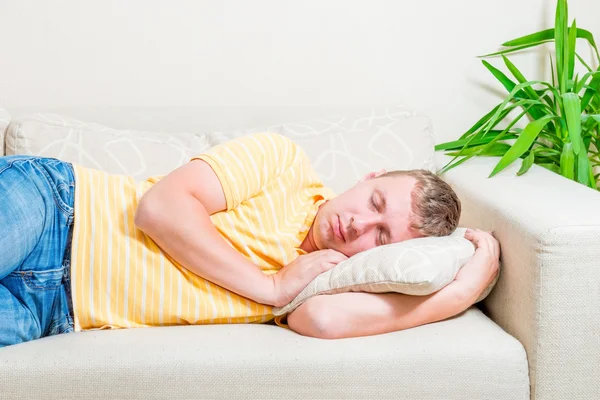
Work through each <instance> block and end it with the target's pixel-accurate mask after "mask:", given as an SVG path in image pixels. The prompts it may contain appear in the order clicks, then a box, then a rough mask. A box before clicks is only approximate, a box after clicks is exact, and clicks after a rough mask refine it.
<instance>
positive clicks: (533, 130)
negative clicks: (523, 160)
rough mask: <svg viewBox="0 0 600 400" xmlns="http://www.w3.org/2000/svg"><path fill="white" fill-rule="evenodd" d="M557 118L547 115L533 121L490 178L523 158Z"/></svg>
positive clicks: (497, 165)
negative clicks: (548, 125) (548, 124)
mask: <svg viewBox="0 0 600 400" xmlns="http://www.w3.org/2000/svg"><path fill="white" fill-rule="evenodd" d="M554 118H556V117H554V116H551V115H547V116H545V117H542V118H540V119H538V120H535V121H531V122H530V123H529V124H527V126H526V127H525V129H523V133H521V135H520V136H519V138H518V139H517V141H516V142H515V144H513V145H512V147H511V148H510V150H509V151H507V152H506V154H505V155H504V156H503V157H502V158H501V159H500V161H499V162H498V164H496V167H495V168H494V170H493V171H492V173H491V174H490V177H492V176H494V175H496V174H497V173H498V172H500V171H502V170H503V169H504V168H506V167H507V166H509V165H510V164H512V163H513V162H514V161H515V160H516V159H517V158H519V157H521V155H522V154H523V153H525V152H526V151H527V150H529V147H530V146H531V145H532V144H533V142H534V141H535V139H536V138H537V136H538V134H539V133H540V131H541V130H542V128H544V126H546V124H547V123H548V122H550V121H551V120H552V119H554Z"/></svg>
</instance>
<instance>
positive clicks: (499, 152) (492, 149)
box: [446, 143, 510, 157]
mask: <svg viewBox="0 0 600 400" xmlns="http://www.w3.org/2000/svg"><path fill="white" fill-rule="evenodd" d="M509 149H510V145H509V144H506V143H492V144H491V145H490V146H487V143H486V144H483V145H479V146H475V147H470V148H468V149H463V150H462V152H458V151H456V152H448V153H446V154H448V155H449V156H456V155H459V153H460V155H464V156H468V155H475V156H480V157H499V156H503V155H504V154H505V153H506V152H507V151H508V150H509Z"/></svg>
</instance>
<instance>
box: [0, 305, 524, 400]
mask: <svg viewBox="0 0 600 400" xmlns="http://www.w3.org/2000/svg"><path fill="white" fill-rule="evenodd" d="M42 377H43V378H42ZM0 387H2V394H3V396H7V397H8V398H13V397H15V398H16V397H19V398H45V399H51V398H56V399H66V398H82V397H85V396H89V395H92V396H93V397H95V398H131V399H133V398H140V399H146V398H211V399H251V398H281V399H325V398H344V399H367V398H372V399H383V398H395V399H413V400H419V399H432V400H433V399H435V400H438V399H442V398H443V399H461V400H462V399H496V400H502V399H511V400H515V399H523V400H525V399H529V379H528V368H527V360H526V356H525V351H524V349H523V347H522V346H521V344H520V343H519V342H518V341H517V340H516V339H514V338H513V337H512V336H510V335H508V334H507V333H506V332H504V331H503V330H502V329H501V328H499V327H498V326H497V325H496V324H494V323H493V322H492V321H491V320H490V319H488V318H487V317H486V316H485V315H484V314H483V313H482V312H481V311H479V310H478V309H477V308H475V307H472V308H471V309H469V310H467V311H466V312H465V313H463V314H461V315H459V316H458V317H455V318H452V319H450V320H447V321H444V322H439V323H435V324H430V325H425V326H421V327H418V328H414V329H409V330H405V331H401V332H394V333H390V334H385V335H378V336H371V337H363V338H354V339H342V340H321V339H314V338H308V337H303V336H300V335H298V334H296V333H294V332H292V331H290V330H286V329H283V328H279V327H276V326H272V325H214V326H177V327H165V328H146V329H130V330H116V331H86V332H79V333H70V334H65V335H59V336H52V337H47V338H44V339H40V340H36V341H32V342H28V343H24V344H20V345H16V346H11V347H7V348H4V349H2V350H0Z"/></svg>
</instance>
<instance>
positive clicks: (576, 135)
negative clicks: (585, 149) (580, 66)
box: [562, 93, 581, 154]
mask: <svg viewBox="0 0 600 400" xmlns="http://www.w3.org/2000/svg"><path fill="white" fill-rule="evenodd" d="M562 97H563V104H564V108H565V117H566V119H567V129H568V131H569V137H570V139H571V143H572V144H573V152H574V153H575V154H579V151H580V150H581V100H580V99H579V96H577V94H575V93H565V94H563V96H562Z"/></svg>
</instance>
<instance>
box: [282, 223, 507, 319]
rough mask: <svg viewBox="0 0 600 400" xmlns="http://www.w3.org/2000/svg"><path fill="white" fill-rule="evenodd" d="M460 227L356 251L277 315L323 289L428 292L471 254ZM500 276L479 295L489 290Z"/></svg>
mask: <svg viewBox="0 0 600 400" xmlns="http://www.w3.org/2000/svg"><path fill="white" fill-rule="evenodd" d="M465 231H466V229H463V228H459V229H457V230H456V231H455V232H454V233H453V234H451V235H450V236H443V237H427V238H418V239H412V240H407V241H404V242H400V243H394V244H390V245H386V246H379V247H375V248H373V249H370V250H367V251H364V252H361V253H358V254H356V255H354V256H352V257H350V258H349V259H347V260H345V261H343V262H341V263H339V264H338V265H336V266H335V267H334V268H333V269H331V270H329V271H327V272H324V273H322V274H321V275H319V276H317V277H316V278H315V279H314V280H313V281H312V282H311V283H310V284H309V285H308V286H307V287H306V288H304V290H303V291H302V292H300V294H299V295H298V296H296V298H295V299H294V300H292V301H291V302H290V303H289V304H287V305H286V306H284V307H279V308H274V309H273V314H274V315H276V316H279V315H285V314H288V313H291V312H292V311H294V310H295V309H296V308H297V307H299V306H300V305H302V304H303V303H304V302H305V301H306V300H308V299H309V298H311V297H313V296H317V295H321V294H335V293H343V292H369V293H385V292H396V293H404V294H408V295H419V296H422V295H427V294H431V293H434V292H437V291H438V290H440V289H442V288H443V287H444V286H446V285H447V284H449V283H450V282H452V281H453V280H454V277H455V276H456V274H457V273H458V271H459V270H460V268H461V267H462V266H463V265H464V264H465V263H466V262H467V261H468V260H469V259H470V258H471V257H472V256H473V254H474V253H475V247H474V246H473V244H472V243H471V242H470V241H469V240H467V239H465V238H464V233H465ZM498 276H499V275H496V278H495V279H494V281H493V282H492V283H491V284H490V285H489V286H488V287H487V288H486V290H485V291H484V292H483V293H482V294H481V296H480V297H479V298H478V299H477V302H479V301H481V300H483V299H484V298H485V297H487V295H488V294H489V293H490V292H491V290H492V289H493V287H494V285H495V284H496V282H497V280H498Z"/></svg>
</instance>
